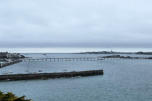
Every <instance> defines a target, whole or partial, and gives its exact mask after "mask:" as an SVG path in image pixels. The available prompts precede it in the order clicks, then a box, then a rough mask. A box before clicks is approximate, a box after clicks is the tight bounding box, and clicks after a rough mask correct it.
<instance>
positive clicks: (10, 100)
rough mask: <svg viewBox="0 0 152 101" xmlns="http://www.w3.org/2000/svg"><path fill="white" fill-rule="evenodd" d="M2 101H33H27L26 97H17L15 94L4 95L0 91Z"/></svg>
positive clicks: (28, 100)
mask: <svg viewBox="0 0 152 101" xmlns="http://www.w3.org/2000/svg"><path fill="white" fill-rule="evenodd" d="M0 101H31V100H30V99H25V96H22V97H17V96H15V95H14V94H13V93H11V92H8V93H6V94H5V93H3V92H1V91H0Z"/></svg>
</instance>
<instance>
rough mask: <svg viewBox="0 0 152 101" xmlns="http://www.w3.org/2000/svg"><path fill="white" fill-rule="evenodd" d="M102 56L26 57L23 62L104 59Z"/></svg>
mask: <svg viewBox="0 0 152 101" xmlns="http://www.w3.org/2000/svg"><path fill="white" fill-rule="evenodd" d="M102 59H103V58H102V57H74V58H70V57H69V58H68V57H66V58H64V57H62V58H35V59H34V58H25V59H23V60H22V61H23V62H31V61H50V62H59V61H97V60H102Z"/></svg>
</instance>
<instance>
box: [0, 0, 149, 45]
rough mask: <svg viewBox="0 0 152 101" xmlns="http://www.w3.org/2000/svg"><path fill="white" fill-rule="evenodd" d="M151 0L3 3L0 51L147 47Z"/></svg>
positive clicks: (18, 0) (24, 0)
mask: <svg viewBox="0 0 152 101" xmlns="http://www.w3.org/2000/svg"><path fill="white" fill-rule="evenodd" d="M151 4H152V1H151V0H138V1H137V0H126V1H124V0H115V1H114V0H1V1H0V47H58V46H60V47H151V44H152V41H151V40H152V29H151V26H152V13H151V10H152V7H151Z"/></svg>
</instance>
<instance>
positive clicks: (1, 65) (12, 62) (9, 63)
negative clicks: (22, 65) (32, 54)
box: [0, 60, 22, 68]
mask: <svg viewBox="0 0 152 101" xmlns="http://www.w3.org/2000/svg"><path fill="white" fill-rule="evenodd" d="M19 62H22V60H13V61H11V62H5V63H0V68H2V67H5V66H9V65H13V64H16V63H19Z"/></svg>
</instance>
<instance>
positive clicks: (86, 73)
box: [0, 70, 104, 81]
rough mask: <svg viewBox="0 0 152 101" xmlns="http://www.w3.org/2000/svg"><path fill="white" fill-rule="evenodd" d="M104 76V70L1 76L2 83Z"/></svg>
mask: <svg viewBox="0 0 152 101" xmlns="http://www.w3.org/2000/svg"><path fill="white" fill-rule="evenodd" d="M103 74H104V72H103V70H89V71H74V72H59V73H36V74H10V75H0V81H15V80H35V79H49V78H70V77H78V76H82V77H85V76H95V75H103Z"/></svg>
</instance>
